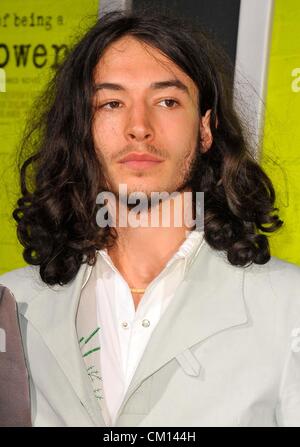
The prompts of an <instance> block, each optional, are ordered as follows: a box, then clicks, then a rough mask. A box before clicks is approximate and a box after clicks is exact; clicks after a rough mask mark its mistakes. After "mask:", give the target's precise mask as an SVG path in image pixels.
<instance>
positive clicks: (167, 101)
mask: <svg viewBox="0 0 300 447" xmlns="http://www.w3.org/2000/svg"><path fill="white" fill-rule="evenodd" d="M164 101H165V102H166V103H170V102H171V103H175V104H177V105H179V102H178V101H176V100H175V99H171V98H169V99H162V100H161V101H160V102H164ZM173 108H174V107H167V109H173Z"/></svg>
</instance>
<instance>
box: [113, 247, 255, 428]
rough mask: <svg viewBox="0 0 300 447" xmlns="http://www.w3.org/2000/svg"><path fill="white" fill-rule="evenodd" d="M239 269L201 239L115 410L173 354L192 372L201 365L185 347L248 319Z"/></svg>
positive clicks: (242, 273) (242, 279)
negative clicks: (192, 260)
mask: <svg viewBox="0 0 300 447" xmlns="http://www.w3.org/2000/svg"><path fill="white" fill-rule="evenodd" d="M243 281H244V268H242V267H234V266H232V265H231V264H229V263H228V261H227V260H226V259H225V254H223V253H220V252H218V253H216V252H214V251H213V250H212V249H211V248H210V247H209V246H208V244H207V243H206V242H204V244H203V246H202V248H201V250H200V251H199V253H198V255H197V257H196V258H195V260H194V262H193V264H192V266H191V268H190V270H189V271H188V273H187V275H186V277H185V279H184V281H183V282H182V283H181V285H180V286H179V288H178V290H177V292H176V294H175V296H174V297H173V300H172V302H171V303H170V305H169V306H168V308H167V309H166V312H165V313H164V314H163V315H162V317H161V319H160V321H159V323H158V325H157V326H156V328H155V329H154V331H153V333H152V335H151V338H150V340H149V343H148V344H147V346H146V349H145V351H144V354H143V356H142V358H141V360H140V362H139V364H138V367H137V369H136V371H135V374H134V376H133V378H132V381H131V383H130V385H129V387H128V390H127V392H126V394H125V396H124V400H123V402H122V405H121V407H120V409H119V412H118V415H117V419H116V423H117V420H118V417H119V415H120V414H121V413H122V410H123V408H124V406H125V404H126V402H127V400H128V399H129V397H130V396H131V395H132V394H133V393H134V391H135V390H136V389H137V388H138V387H139V385H140V384H141V383H142V382H143V381H144V380H145V379H146V378H147V377H149V376H150V375H152V374H153V373H154V372H155V371H157V370H158V369H159V368H161V367H162V366H163V365H164V364H166V363H167V362H169V361H170V360H171V359H173V358H174V357H176V358H178V361H179V363H180V364H181V365H182V366H183V367H184V368H185V369H186V372H187V373H188V374H191V375H198V374H199V372H200V365H199V363H198V362H197V359H196V358H195V357H193V355H192V353H191V351H189V348H190V347H191V346H193V345H195V344H196V343H200V342H202V341H204V340H206V339H207V338H208V337H211V336H213V335H215V334H217V333H219V332H221V331H223V330H226V329H229V328H232V327H234V326H239V325H242V324H245V323H247V322H248V318H247V311H246V305H245V303H244V298H243Z"/></svg>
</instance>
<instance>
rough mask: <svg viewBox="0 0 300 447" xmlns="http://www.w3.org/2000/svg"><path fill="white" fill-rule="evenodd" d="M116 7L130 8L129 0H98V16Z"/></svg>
mask: <svg viewBox="0 0 300 447" xmlns="http://www.w3.org/2000/svg"><path fill="white" fill-rule="evenodd" d="M116 9H123V10H126V9H131V0H99V8H98V11H99V14H98V15H99V17H101V16H102V15H103V14H105V13H107V12H111V11H114V10H116Z"/></svg>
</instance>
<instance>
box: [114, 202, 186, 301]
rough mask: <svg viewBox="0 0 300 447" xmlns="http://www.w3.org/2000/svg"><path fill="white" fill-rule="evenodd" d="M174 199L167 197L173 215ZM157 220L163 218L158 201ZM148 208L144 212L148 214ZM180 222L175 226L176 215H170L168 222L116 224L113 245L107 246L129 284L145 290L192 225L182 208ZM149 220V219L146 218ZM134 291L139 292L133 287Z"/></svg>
mask: <svg viewBox="0 0 300 447" xmlns="http://www.w3.org/2000/svg"><path fill="white" fill-rule="evenodd" d="M173 204H174V202H173V200H170V211H171V215H172V216H174V215H175V214H174V206H173ZM158 206H159V210H158V211H159V213H158V214H159V216H160V220H159V222H160V223H161V222H162V219H161V216H162V204H161V203H160V204H159V205H158ZM150 212H151V209H150V210H149V211H148V210H147V211H145V212H144V213H147V214H148V215H149V214H150ZM179 212H180V213H181V217H182V223H183V224H182V225H181V226H175V219H172V218H170V225H169V226H165V227H164V226H162V224H160V226H158V227H151V226H149V227H145V226H141V227H136V228H133V227H130V226H128V227H118V226H117V228H116V231H117V235H118V238H117V239H116V242H115V244H114V246H113V247H111V248H109V249H108V254H109V255H110V257H111V259H112V261H113V263H114V265H115V266H116V267H117V269H118V270H119V271H120V273H121V274H122V275H123V277H124V279H125V280H126V281H127V283H128V284H129V287H131V288H135V289H142V290H144V289H145V288H146V287H147V286H148V284H149V283H150V282H151V281H152V280H153V279H154V278H155V277H156V276H157V275H158V274H159V273H160V271H161V270H162V269H163V268H164V266H165V265H166V263H167V262H168V261H169V259H170V258H171V257H172V256H173V255H174V254H175V253H176V251H177V250H178V248H179V247H180V245H181V244H182V243H183V242H184V240H185V239H186V237H187V235H188V233H189V232H190V231H191V230H192V229H193V225H191V226H190V225H189V223H191V221H188V223H187V224H186V222H185V221H186V220H187V219H184V209H183V208H182V209H181V210H180V211H179ZM149 222H150V219H149ZM135 293H139V292H137V291H135Z"/></svg>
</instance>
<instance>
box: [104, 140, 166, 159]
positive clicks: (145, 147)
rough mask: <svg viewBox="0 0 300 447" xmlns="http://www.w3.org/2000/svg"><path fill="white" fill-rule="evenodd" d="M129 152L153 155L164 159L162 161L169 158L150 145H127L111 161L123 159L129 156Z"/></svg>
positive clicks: (163, 152)
mask: <svg viewBox="0 0 300 447" xmlns="http://www.w3.org/2000/svg"><path fill="white" fill-rule="evenodd" d="M131 152H140V153H141V154H145V153H146V154H150V155H154V156H157V157H160V158H164V159H167V158H169V153H167V152H165V151H162V150H160V149H157V148H156V147H155V146H153V145H151V144H146V145H143V146H137V145H127V146H125V148H124V149H122V150H121V151H120V152H118V153H116V154H114V155H113V157H112V161H114V160H118V159H120V158H123V157H125V156H126V155H128V154H130V153H131Z"/></svg>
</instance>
